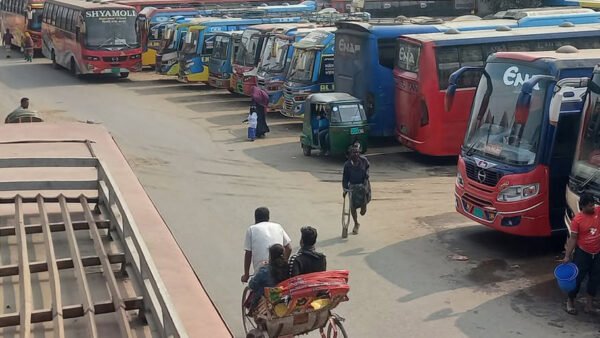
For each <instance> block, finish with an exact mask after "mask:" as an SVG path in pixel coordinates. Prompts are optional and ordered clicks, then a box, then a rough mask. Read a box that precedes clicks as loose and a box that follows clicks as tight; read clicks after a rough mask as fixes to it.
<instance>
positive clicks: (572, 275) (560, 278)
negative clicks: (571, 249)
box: [554, 263, 579, 292]
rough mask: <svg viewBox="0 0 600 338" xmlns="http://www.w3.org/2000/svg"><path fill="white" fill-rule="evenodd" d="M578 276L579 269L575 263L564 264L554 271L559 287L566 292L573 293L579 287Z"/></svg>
mask: <svg viewBox="0 0 600 338" xmlns="http://www.w3.org/2000/svg"><path fill="white" fill-rule="evenodd" d="M577 274H579V269H577V265H575V264H573V263H563V264H560V265H559V266H557V267H556V269H554V277H556V281H557V282H558V287H559V288H560V289H561V290H563V291H564V292H571V291H573V290H575V287H576V286H577Z"/></svg>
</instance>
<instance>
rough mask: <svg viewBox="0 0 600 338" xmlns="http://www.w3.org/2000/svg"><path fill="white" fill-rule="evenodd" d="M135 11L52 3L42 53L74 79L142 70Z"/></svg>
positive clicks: (73, 1) (71, 1)
mask: <svg viewBox="0 0 600 338" xmlns="http://www.w3.org/2000/svg"><path fill="white" fill-rule="evenodd" d="M136 16H137V13H136V11H135V9H134V8H133V7H129V6H124V5H118V4H105V3H104V4H99V3H93V2H87V1H83V0H48V1H46V3H45V5H44V12H43V15H42V20H43V23H42V40H43V45H42V53H43V54H44V56H45V57H47V58H48V59H50V60H52V64H53V66H54V67H55V68H58V67H59V66H60V67H64V68H66V69H68V70H70V71H71V73H73V74H74V75H81V74H117V75H120V76H121V77H127V76H128V75H129V72H137V71H140V70H141V69H142V61H141V56H142V48H141V47H140V43H139V40H138V34H137V31H136V24H135V20H136Z"/></svg>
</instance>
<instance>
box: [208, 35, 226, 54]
mask: <svg viewBox="0 0 600 338" xmlns="http://www.w3.org/2000/svg"><path fill="white" fill-rule="evenodd" d="M230 42H231V38H230V37H229V36H224V35H217V36H216V37H215V44H214V47H213V52H212V56H211V57H212V58H214V59H216V60H225V59H227V48H229V43H230Z"/></svg>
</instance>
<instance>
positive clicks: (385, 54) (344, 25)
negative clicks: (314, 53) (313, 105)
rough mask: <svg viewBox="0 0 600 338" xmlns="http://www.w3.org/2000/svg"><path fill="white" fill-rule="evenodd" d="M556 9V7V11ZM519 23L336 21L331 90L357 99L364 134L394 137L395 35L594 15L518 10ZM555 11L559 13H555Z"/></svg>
mask: <svg viewBox="0 0 600 338" xmlns="http://www.w3.org/2000/svg"><path fill="white" fill-rule="evenodd" d="M559 10H560V9H559ZM522 13H523V14H522V15H523V16H524V17H523V18H522V19H518V20H514V19H491V20H472V21H450V22H445V23H443V24H438V25H429V24H428V25H418V24H407V25H398V24H393V23H391V22H388V23H383V24H382V23H374V22H370V23H363V22H338V23H337V24H336V25H337V27H338V30H337V31H336V33H335V34H336V38H335V40H336V42H335V44H336V47H335V50H336V51H335V54H336V55H335V76H334V79H335V80H334V84H335V90H336V91H338V92H345V93H348V94H350V95H352V96H354V97H357V98H359V99H361V100H363V103H364V106H365V110H366V113H367V117H368V119H369V124H370V129H369V135H370V136H375V137H387V136H394V133H395V128H396V126H395V125H396V122H395V115H394V86H395V85H394V77H393V68H394V58H395V54H396V39H397V38H398V37H399V36H401V35H407V34H424V33H435V32H445V31H447V30H449V29H457V30H460V31H475V30H484V29H495V28H497V27H498V26H508V27H513V28H526V27H540V26H557V25H560V24H561V23H564V22H565V21H568V22H571V23H573V24H584V23H598V22H600V13H596V12H593V11H590V12H587V11H584V12H581V13H578V12H574V13H568V14H556V13H557V12H555V11H553V10H543V11H540V10H531V11H530V12H523V11H522ZM558 13H560V12H558Z"/></svg>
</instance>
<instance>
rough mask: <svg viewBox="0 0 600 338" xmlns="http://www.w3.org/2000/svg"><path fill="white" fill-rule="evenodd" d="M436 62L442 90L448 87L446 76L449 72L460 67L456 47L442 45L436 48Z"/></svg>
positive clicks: (447, 76) (448, 75)
mask: <svg viewBox="0 0 600 338" xmlns="http://www.w3.org/2000/svg"><path fill="white" fill-rule="evenodd" d="M437 62H438V79H439V82H440V89H442V90H443V89H446V87H448V78H449V77H450V74H452V73H454V72H455V71H456V70H458V69H459V68H460V63H459V62H458V48H456V47H444V48H439V49H437Z"/></svg>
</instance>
